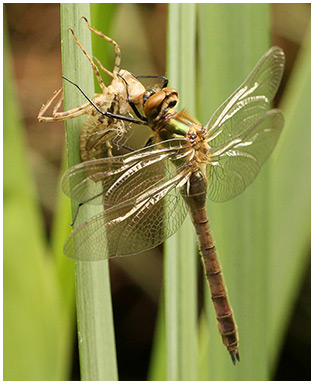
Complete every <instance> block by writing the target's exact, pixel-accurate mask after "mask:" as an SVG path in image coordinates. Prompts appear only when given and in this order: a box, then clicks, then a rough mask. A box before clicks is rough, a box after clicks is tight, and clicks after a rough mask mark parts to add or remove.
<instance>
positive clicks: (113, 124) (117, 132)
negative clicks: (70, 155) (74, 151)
mask: <svg viewBox="0 0 314 384" xmlns="http://www.w3.org/2000/svg"><path fill="white" fill-rule="evenodd" d="M98 117H99V116H93V115H89V116H87V118H86V120H85V123H84V125H83V127H82V130H81V135H80V149H81V157H82V160H83V161H87V160H91V159H100V158H104V157H106V156H107V155H108V144H107V143H108V142H110V141H114V142H115V143H116V142H117V143H118V144H119V146H121V145H123V144H124V143H125V141H126V136H125V135H126V134H127V133H128V132H129V130H130V128H131V124H128V123H126V122H123V121H122V120H120V121H119V120H116V119H111V120H110V119H109V118H108V117H106V116H105V117H103V118H102V122H100V121H99V119H98Z"/></svg>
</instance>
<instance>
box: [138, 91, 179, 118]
mask: <svg viewBox="0 0 314 384" xmlns="http://www.w3.org/2000/svg"><path fill="white" fill-rule="evenodd" d="M178 101H179V98H178V92H177V91H176V90H175V89H173V88H164V89H162V90H161V91H159V92H156V93H155V94H153V95H151V96H150V97H149V98H148V99H147V101H146V103H145V106H144V113H145V115H146V117H147V118H148V119H149V120H151V119H156V118H157V116H158V115H159V114H162V115H164V114H165V113H166V112H167V111H168V110H169V109H171V108H174V107H175V106H176V105H177V104H178Z"/></svg>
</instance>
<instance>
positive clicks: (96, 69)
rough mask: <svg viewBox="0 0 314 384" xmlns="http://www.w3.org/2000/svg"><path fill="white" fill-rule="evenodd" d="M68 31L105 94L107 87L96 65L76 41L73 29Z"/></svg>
mask: <svg viewBox="0 0 314 384" xmlns="http://www.w3.org/2000/svg"><path fill="white" fill-rule="evenodd" d="M69 31H71V33H72V35H73V38H74V40H75V42H76V44H77V45H78V46H79V47H80V48H81V50H82V52H83V53H84V55H85V56H86V57H87V60H88V61H89V62H90V65H91V66H92V68H93V71H94V73H95V75H96V78H97V80H98V83H99V85H100V88H101V89H102V91H103V92H104V93H106V91H107V87H106V85H105V83H104V82H103V79H102V77H101V75H100V72H99V70H98V68H97V66H96V64H95V63H94V62H93V60H92V59H91V57H90V56H89V54H88V53H87V52H86V51H85V49H84V48H83V46H82V44H81V43H80V42H79V41H78V39H77V37H76V36H75V34H74V31H73V29H72V28H69Z"/></svg>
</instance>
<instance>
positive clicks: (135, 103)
mask: <svg viewBox="0 0 314 384" xmlns="http://www.w3.org/2000/svg"><path fill="white" fill-rule="evenodd" d="M83 19H84V20H85V21H86V23H87V26H88V28H89V30H90V31H91V32H94V33H95V34H96V35H98V36H100V37H102V38H103V39H105V40H107V41H108V42H110V43H111V44H112V45H113V46H114V49H115V63H114V67H113V71H112V72H110V71H109V70H108V69H106V68H105V67H104V66H103V65H102V64H101V63H100V61H99V60H98V59H96V58H95V57H93V59H94V60H95V61H97V63H98V64H99V67H100V68H101V69H102V70H103V71H104V72H106V73H107V74H109V75H110V76H111V77H112V82H111V84H110V85H109V86H108V87H106V85H105V84H104V82H103V79H102V77H101V74H100V72H99V69H98V67H97V66H96V65H95V63H94V61H93V59H92V58H91V57H90V56H89V54H88V53H87V52H86V50H85V49H84V48H83V46H82V45H81V43H80V42H79V41H78V39H77V38H76V36H75V34H74V31H73V30H72V28H69V30H70V31H71V32H72V35H73V37H74V39H75V42H76V43H77V45H78V46H79V47H80V49H81V50H82V52H83V54H84V55H85V56H86V57H87V59H88V61H89V62H90V64H91V66H92V68H93V71H94V73H95V75H96V78H97V80H98V83H99V85H100V87H101V89H102V93H101V94H96V95H94V98H93V102H94V104H95V105H97V107H98V108H99V109H101V110H102V113H99V112H98V111H97V110H96V109H95V108H94V106H92V105H91V104H90V103H89V102H86V103H85V104H83V105H81V106H79V107H76V108H73V109H70V110H68V111H64V112H60V111H59V110H60V108H61V105H62V102H63V88H62V87H61V88H60V89H59V90H57V91H55V93H54V94H53V96H52V97H51V98H50V99H49V100H48V101H47V103H46V104H44V105H43V106H42V107H41V109H40V111H39V114H38V120H39V121H40V122H45V123H51V122H55V121H63V120H68V119H72V118H75V117H79V116H82V115H84V114H86V115H87V118H86V120H85V123H84V125H83V127H82V129H81V137H80V149H81V158H82V161H87V160H91V159H97V158H102V157H105V156H106V155H111V149H112V145H111V141H113V142H114V143H115V144H117V146H118V147H119V146H121V145H123V144H124V140H125V137H126V134H127V133H128V131H129V129H130V127H131V123H134V122H135V120H134V119H133V118H132V116H131V112H132V111H133V112H135V113H138V108H141V107H142V106H143V104H144V100H143V98H144V95H145V92H146V93H147V92H148V90H146V88H145V87H144V85H143V84H142V83H141V82H140V81H139V80H138V79H139V78H153V79H154V78H158V79H160V80H161V84H160V85H158V84H156V85H155V87H153V88H152V91H150V92H155V91H156V90H160V89H162V88H164V87H165V86H166V85H167V81H168V80H167V79H166V78H165V77H163V76H138V77H135V76H134V75H133V74H132V73H131V72H128V71H126V70H124V69H121V70H120V61H121V51H120V47H119V45H118V44H117V43H116V42H115V41H114V40H112V39H111V38H110V37H108V36H106V35H104V34H103V33H102V32H100V31H98V30H96V29H95V28H92V27H91V25H90V24H89V22H88V21H87V19H86V18H85V17H83ZM125 82H127V84H128V95H127V93H126V86H125ZM52 107H53V110H52V116H49V115H46V114H47V112H48V110H49V109H50V108H52ZM104 111H106V112H108V113H107V114H106V115H104V113H103V112H104ZM112 114H118V115H122V116H124V119H123V120H121V119H114V118H113V117H111V115H112Z"/></svg>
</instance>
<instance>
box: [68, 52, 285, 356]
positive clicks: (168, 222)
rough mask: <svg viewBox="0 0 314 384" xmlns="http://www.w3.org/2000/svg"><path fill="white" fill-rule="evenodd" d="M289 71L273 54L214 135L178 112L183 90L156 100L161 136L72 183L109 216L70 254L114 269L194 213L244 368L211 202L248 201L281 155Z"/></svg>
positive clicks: (91, 223)
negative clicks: (246, 195)
mask: <svg viewBox="0 0 314 384" xmlns="http://www.w3.org/2000/svg"><path fill="white" fill-rule="evenodd" d="M284 62H285V56H284V52H283V51H282V50H281V49H280V48H278V47H272V48H270V49H269V50H268V51H267V52H266V53H265V54H264V55H263V56H262V58H261V59H260V60H259V62H258V63H257V65H256V66H255V67H254V69H253V70H252V72H251V73H250V74H249V76H248V77H247V79H246V80H245V81H244V82H243V84H241V85H240V87H239V88H238V89H236V91H235V92H234V93H232V94H231V96H229V97H228V98H227V99H226V100H225V101H224V102H223V103H222V104H221V105H220V107H219V108H218V109H217V110H216V112H215V113H214V114H213V116H212V117H211V118H210V119H209V121H208V123H207V124H206V125H205V126H203V125H202V124H201V123H199V122H198V121H197V120H196V119H194V118H193V117H191V116H189V115H188V114H187V113H186V112H185V111H184V110H182V111H179V112H176V111H175V109H174V108H175V106H176V105H177V103H178V93H177V91H176V90H175V89H172V88H167V87H166V88H164V89H162V90H160V91H159V92H156V93H155V94H152V95H151V96H150V97H149V98H148V99H147V100H146V102H145V104H144V116H142V122H144V123H146V124H147V125H148V126H150V127H151V129H152V132H153V136H154V139H155V140H154V142H152V144H151V145H149V146H147V147H144V148H141V149H139V150H135V151H134V152H132V153H128V154H126V155H122V156H117V157H112V158H109V157H108V158H103V159H97V160H91V161H87V162H85V163H81V164H78V165H75V166H73V167H72V168H70V169H69V170H68V171H67V172H66V173H65V175H64V177H63V181H62V188H63V191H64V192H65V193H66V195H68V196H69V197H71V198H72V199H73V200H75V201H78V202H81V203H88V204H102V205H103V207H104V210H103V211H102V212H101V213H99V214H98V215H95V216H93V217H91V218H90V219H88V220H87V221H85V222H83V223H82V224H79V225H78V226H77V227H76V228H74V229H73V231H72V232H71V233H70V235H69V237H68V239H67V240H66V243H65V245H64V253H65V255H66V256H68V257H69V258H71V259H74V260H81V261H97V260H104V259H111V258H113V257H117V256H127V255H132V254H136V253H139V252H142V251H144V250H147V249H150V248H153V247H155V246H157V245H159V244H161V243H162V242H163V241H164V240H165V239H167V238H169V237H170V236H172V235H173V234H174V233H175V232H176V231H177V230H178V229H179V228H180V226H181V224H182V222H183V220H184V219H185V217H186V214H187V212H189V214H190V217H191V220H192V222H193V224H194V227H195V231H196V234H197V238H198V243H199V249H200V253H201V256H202V260H203V265H204V271H205V275H206V278H207V281H208V284H209V288H210V291H211V299H212V302H213V305H214V309H215V312H216V318H217V322H218V329H219V332H220V334H221V337H222V341H223V343H224V345H225V346H226V348H227V350H228V351H229V353H230V355H231V359H232V362H233V364H235V363H236V361H237V360H238V361H240V355H239V337H238V331H237V325H236V321H235V318H234V314H233V311H232V308H231V304H230V301H229V298H228V294H227V289H226V286H225V283H224V280H223V275H222V268H221V265H220V262H219V259H218V254H217V250H216V247H215V241H214V238H213V234H212V231H211V229H210V225H209V219H208V216H207V212H206V200H207V198H210V199H211V200H213V201H215V202H223V201H227V200H230V199H231V198H233V197H235V196H237V195H239V194H240V193H242V192H243V191H244V190H245V189H246V188H247V187H248V186H249V185H250V184H251V183H252V182H253V181H254V179H255V178H256V176H257V175H258V173H259V171H260V169H261V167H262V165H263V164H264V163H265V161H266V160H267V159H268V158H269V156H270V155H271V153H272V151H273V150H274V148H275V146H276V144H277V142H278V139H279V137H280V134H281V131H282V129H283V126H284V116H283V113H282V112H281V111H280V110H279V109H270V104H271V101H272V100H273V98H274V96H275V94H276V92H277V90H278V87H279V85H280V82H281V78H282V74H283V70H284Z"/></svg>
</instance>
